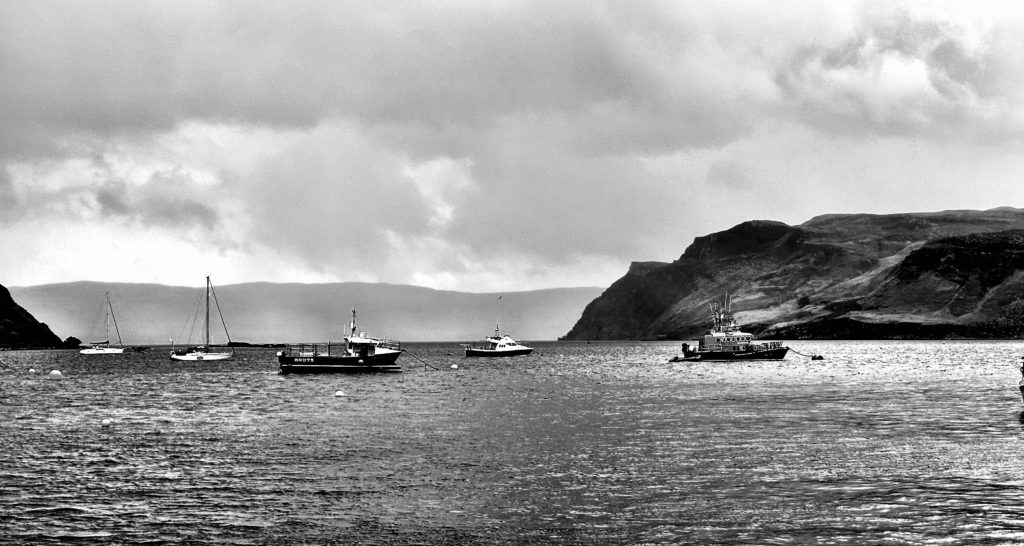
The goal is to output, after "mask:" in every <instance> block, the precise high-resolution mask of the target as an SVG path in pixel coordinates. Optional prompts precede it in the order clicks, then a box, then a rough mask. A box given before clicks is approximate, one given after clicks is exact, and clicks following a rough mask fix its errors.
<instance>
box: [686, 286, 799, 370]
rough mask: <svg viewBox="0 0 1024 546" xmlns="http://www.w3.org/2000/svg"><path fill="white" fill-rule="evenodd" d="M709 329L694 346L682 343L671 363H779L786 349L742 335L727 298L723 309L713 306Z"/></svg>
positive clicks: (747, 334) (749, 335) (711, 305)
mask: <svg viewBox="0 0 1024 546" xmlns="http://www.w3.org/2000/svg"><path fill="white" fill-rule="evenodd" d="M709 307H710V308H711V315H710V317H709V319H710V321H711V329H709V330H708V331H707V332H705V333H704V335H703V336H701V337H700V338H699V339H698V340H697V346H696V347H692V346H690V344H689V343H683V345H682V353H681V354H679V355H677V356H675V357H673V358H672V359H670V362H686V361H697V360H699V361H708V360H711V361H723V360H782V359H784V358H786V353H788V352H789V347H786V346H784V345H783V344H782V342H781V341H759V340H755V339H754V335H753V334H750V333H748V332H744V331H742V330H740V329H739V326H737V325H736V320H735V319H734V318H733V316H732V300H731V299H730V298H729V297H728V296H727V297H726V303H725V305H724V306H720V305H718V303H717V302H716V303H712V304H710V306H709Z"/></svg>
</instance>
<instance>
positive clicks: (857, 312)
mask: <svg viewBox="0 0 1024 546" xmlns="http://www.w3.org/2000/svg"><path fill="white" fill-rule="evenodd" d="M1021 230H1024V211H1022V210H1020V209H1012V208H999V209H993V210H988V211H944V212H936V213H908V214H891V215H869V214H852V215H850V214H847V215H836V214H833V215H826V216H819V217H816V218H813V219H811V220H810V221H808V222H806V223H804V224H801V225H799V226H789V225H786V224H783V223H781V222H767V221H752V222H744V223H742V224H739V225H737V226H735V227H733V228H731V229H729V230H726V231H723V232H719V233H714V234H711V235H707V236H704V237H698V238H697V239H695V240H694V242H693V244H691V245H690V246H689V247H688V248H687V249H686V250H685V252H684V253H683V255H682V256H681V257H680V258H679V259H678V260H676V261H675V262H672V263H644V264H634V265H633V266H632V267H631V268H630V270H629V272H627V274H626V275H625V276H623V277H622V278H621V279H619V280H618V281H616V282H615V283H614V284H613V285H612V286H610V287H609V288H608V289H607V290H606V291H605V292H604V293H603V294H602V295H601V296H600V297H599V298H597V299H596V300H594V301H593V302H591V303H590V305H588V306H587V307H586V309H585V310H584V312H583V315H582V317H581V318H580V320H579V321H578V322H577V323H576V325H575V326H574V327H573V329H572V330H571V331H570V332H569V333H568V334H567V335H566V336H564V338H563V339H579V340H581V339H689V338H692V337H693V336H694V335H696V334H699V333H700V332H701V331H703V330H704V329H705V328H706V326H707V320H706V317H707V314H708V304H710V303H712V302H721V301H722V300H723V299H724V297H725V295H726V294H729V295H731V296H732V298H733V299H732V302H733V303H732V308H733V311H734V314H735V315H736V318H737V320H738V321H739V322H740V323H742V324H744V326H745V329H746V330H751V331H754V332H755V333H761V334H763V335H769V336H772V337H779V338H784V339H797V338H871V339H882V338H946V337H987V338H992V337H1000V338H1003V337H1015V336H1019V335H1021V334H1024V231H1021Z"/></svg>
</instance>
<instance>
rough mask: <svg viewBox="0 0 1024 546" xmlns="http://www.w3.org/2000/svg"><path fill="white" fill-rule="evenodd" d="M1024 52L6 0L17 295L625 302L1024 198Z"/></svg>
mask: <svg viewBox="0 0 1024 546" xmlns="http://www.w3.org/2000/svg"><path fill="white" fill-rule="evenodd" d="M1022 36H1024V10H1022V9H1021V8H1018V7H1017V5H1016V4H1014V3H1005V4H999V3H986V2H972V3H970V4H966V3H942V2H923V1H921V2H916V1H905V2H867V1H865V2H842V3H838V2H837V3H828V2H817V1H808V2H791V3H786V4H785V5H780V4H778V3H772V2H764V3H751V2H720V1H715V2H711V1H708V2H685V3H680V2H669V1H657V0H651V1H644V2H534V1H515V2H506V3H498V4H494V3H465V2H422V3H420V2H414V3H400V4H383V5H382V4H380V3H377V2H345V3H337V2H326V1H325V2H319V1H308V2H274V1H268V2H257V3H246V4H244V5H243V4H233V3H226V4H225V3H209V2H184V3H175V4H173V5H170V4H167V3H164V2H155V1H153V2H121V3H113V2H111V3H105V2H99V3H95V2H91V3H82V2H70V1H66V2H65V1H44V2H19V3H15V2H7V3H3V4H0V81H3V82H4V85H3V86H0V226H3V229H4V233H5V240H6V241H7V245H5V248H4V249H2V250H0V284H7V285H12V284H20V285H24V284H37V283H40V282H52V281H59V280H81V279H92V280H121V281H138V282H165V283H171V284H197V283H198V282H201V280H202V277H203V276H204V275H205V274H208V273H209V274H213V275H215V276H216V277H217V278H218V279H219V281H218V282H219V283H221V284H223V283H226V282H240V281H247V280H269V281H321V280H322V281H332V280H338V281H346V280H370V281H387V282H395V283H415V284H423V285H428V286H433V287H437V288H446V289H459V290H477V291H490V290H495V289H500V290H514V289H530V288H544V287H550V286H564V285H582V284H588V285H590V284H598V285H606V284H609V283H610V282H612V281H614V279H615V278H617V277H618V276H620V275H621V274H622V273H624V272H625V270H626V267H627V266H628V264H629V262H631V261H643V260H671V259H674V258H676V257H677V256H678V255H679V254H681V253H682V251H683V249H684V248H685V246H686V245H687V244H689V242H690V241H691V240H692V239H693V237H696V236H699V235H703V234H705V233H707V232H709V231H714V230H719V229H725V228H728V227H730V226H731V225H733V224H735V223H738V222H740V221H744V220H748V219H751V218H766V219H778V220H783V221H787V222H791V223H797V222H802V221H804V220H806V219H808V218H810V217H811V216H814V215H817V214H822V213H828V212H894V211H918V210H938V209H948V208H988V207H994V206H1001V205H1010V206H1021V205H1024V193H1022V190H1019V189H1017V188H1018V186H1019V184H1017V181H1016V177H1017V175H1016V173H1018V172H1020V168H1021V167H1022V165H1021V161H1020V160H1019V159H1018V158H1020V157H1022V156H1024V154H1022V153H1021V152H1022V150H1021V145H1022V138H1021V137H1022V134H1024V95H1021V94H1020V93H1019V90H1020V89H1021V88H1022V87H1024V68H1022V66H1021V63H1020V62H1019V61H1018V57H1019V51H1020V50H1021V49H1022V46H1024V43H1022V42H1024V38H1022ZM979 188H984V190H983V191H979ZM83 249H91V252H92V254H90V253H88V252H83ZM169 256H175V257H178V259H168V257H169ZM15 257H18V258H19V259H15ZM97 257H100V258H102V259H97Z"/></svg>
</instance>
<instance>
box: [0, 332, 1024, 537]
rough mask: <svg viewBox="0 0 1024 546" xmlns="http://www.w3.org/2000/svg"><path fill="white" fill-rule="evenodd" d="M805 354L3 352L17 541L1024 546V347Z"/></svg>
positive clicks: (619, 350)
mask: <svg viewBox="0 0 1024 546" xmlns="http://www.w3.org/2000/svg"><path fill="white" fill-rule="evenodd" d="M789 345H790V346H792V347H793V348H794V349H795V350H797V351H799V352H801V353H803V354H804V355H811V354H821V355H823V356H824V357H825V358H824V360H811V359H809V358H807V357H806V356H803V355H800V354H795V353H790V355H789V356H788V357H787V358H786V359H785V360H784V361H776V362H738V363H713V362H678V363H669V362H668V359H669V358H670V357H671V356H672V355H673V354H675V353H676V352H677V350H678V344H676V343H590V344H585V343H537V344H535V346H536V347H537V352H535V353H534V354H533V355H531V356H527V357H515V358H506V359H466V358H464V357H463V356H462V353H461V349H460V347H458V345H457V344H409V345H407V347H408V349H409V351H408V353H407V354H406V355H404V356H403V357H402V358H401V359H400V362H401V363H403V364H404V366H405V371H404V372H403V373H400V374H389V375H321V376H302V375H289V376H282V375H279V374H278V372H277V363H276V360H275V357H274V352H273V350H265V349H243V350H240V351H239V353H238V357H237V358H236V359H235V360H233V361H225V362H209V363H204V362H172V361H170V360H169V359H168V357H167V351H165V350H162V349H154V350H152V351H149V352H144V353H132V354H125V355H122V356H111V355H102V356H82V355H79V354H78V353H77V352H75V351H24V352H4V353H0V363H2V365H0V541H3V542H6V543H26V544H41V543H62V542H68V541H75V542H77V543H122V544H136V543H160V542H218V543H223V544H295V543H307V544H320V543H362V544H444V543H456V544H505V543H530V544H564V543H571V544H679V543H683V544H689V543H696V544H708V543H712V544H735V543H753V544H771V543H792V542H798V543H827V544H843V543H848V544H862V543H882V544H932V543H934V544H978V543H989V544H1013V543H1021V542H1024V517H1022V515H1021V513H1022V510H1024V416H1022V413H1021V412H1022V410H1024V404H1022V400H1021V396H1020V393H1019V391H1018V389H1017V382H1018V379H1019V378H1020V372H1019V365H1020V357H1021V355H1022V354H1024V343H1022V342H977V341H939V342H792V343H789ZM452 364H457V365H458V367H457V369H453V368H452ZM29 369H34V370H35V373H29V371H28V370H29ZM51 370H60V371H61V372H62V376H63V379H61V380H51V379H48V375H47V374H48V373H49V372H50V371H51Z"/></svg>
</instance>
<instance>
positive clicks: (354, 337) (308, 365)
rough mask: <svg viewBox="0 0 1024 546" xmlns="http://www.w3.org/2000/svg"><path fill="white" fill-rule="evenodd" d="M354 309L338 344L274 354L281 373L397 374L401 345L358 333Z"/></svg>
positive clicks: (290, 348) (312, 345) (299, 346)
mask: <svg viewBox="0 0 1024 546" xmlns="http://www.w3.org/2000/svg"><path fill="white" fill-rule="evenodd" d="M357 331H358V330H357V328H356V310H355V308H352V322H351V324H350V325H349V335H348V337H346V338H345V342H344V343H341V344H332V343H330V342H328V343H299V344H292V345H289V346H288V347H286V348H285V349H284V350H283V351H280V352H278V353H277V362H278V364H280V366H281V373H282V374H289V373H357V372H400V371H402V366H401V364H398V362H397V361H398V357H399V356H402V352H403V349H402V344H401V343H400V342H398V341H395V340H391V339H382V338H374V337H368V336H366V335H365V334H364V333H361V332H360V333H358V334H357Z"/></svg>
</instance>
